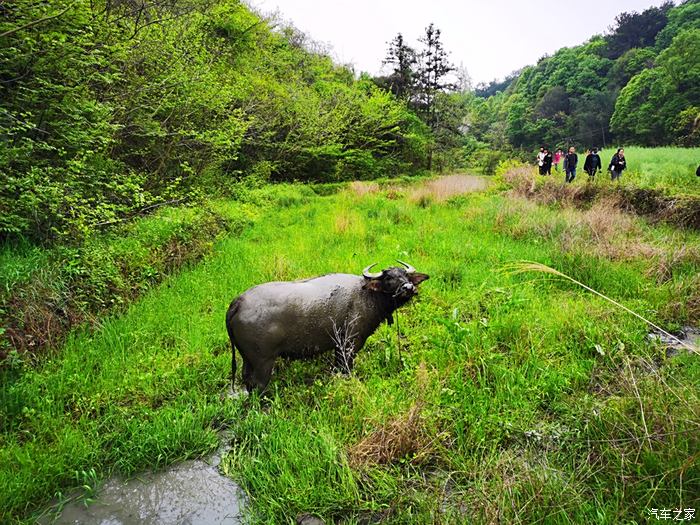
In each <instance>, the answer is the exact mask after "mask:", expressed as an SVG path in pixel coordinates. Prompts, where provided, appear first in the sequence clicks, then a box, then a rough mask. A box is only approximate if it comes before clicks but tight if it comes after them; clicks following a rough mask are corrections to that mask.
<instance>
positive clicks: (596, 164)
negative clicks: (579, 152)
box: [583, 148, 603, 180]
mask: <svg viewBox="0 0 700 525" xmlns="http://www.w3.org/2000/svg"><path fill="white" fill-rule="evenodd" d="M602 167H603V164H602V163H601V162H600V155H598V148H593V149H592V150H591V151H590V152H589V153H588V155H586V162H584V163H583V171H585V172H586V173H588V180H594V179H595V174H596V173H597V172H599V171H600V170H601V168H602Z"/></svg>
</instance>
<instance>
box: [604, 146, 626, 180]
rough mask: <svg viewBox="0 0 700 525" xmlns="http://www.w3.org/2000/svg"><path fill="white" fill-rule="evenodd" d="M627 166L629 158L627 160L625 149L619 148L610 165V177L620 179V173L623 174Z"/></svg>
mask: <svg viewBox="0 0 700 525" xmlns="http://www.w3.org/2000/svg"><path fill="white" fill-rule="evenodd" d="M626 167H627V160H625V150H624V149H622V148H619V149H618V150H617V153H615V155H613V158H612V159H611V160H610V166H608V169H609V170H610V178H611V179H612V180H618V179H619V178H620V175H622V172H623V171H625V168H626Z"/></svg>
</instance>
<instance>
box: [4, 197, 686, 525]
mask: <svg viewBox="0 0 700 525" xmlns="http://www.w3.org/2000/svg"><path fill="white" fill-rule="evenodd" d="M517 202H518V201H517V199H515V200H514V199H513V198H511V197H507V196H503V195H498V194H470V195H465V196H456V197H452V198H450V199H448V200H446V201H445V202H444V203H437V202H430V203H427V204H428V205H426V203H422V202H421V201H420V200H413V199H411V198H410V191H408V190H406V191H399V190H397V189H396V188H391V187H390V188H384V189H382V188H373V189H372V191H370V192H365V191H359V192H358V191H352V190H349V191H345V192H341V193H338V194H335V195H331V196H327V197H322V198H320V197H313V196H311V195H309V194H307V193H304V192H303V191H301V190H300V191H299V192H295V191H294V190H291V189H290V190H289V194H288V195H287V198H286V199H284V201H283V202H282V201H280V202H279V203H278V206H277V209H275V210H274V211H270V212H269V213H268V214H266V215H265V216H263V217H260V218H259V220H258V221H257V222H256V223H255V224H254V225H253V226H251V227H249V228H247V229H245V230H244V231H243V232H242V233H241V235H240V236H238V237H235V238H233V237H229V238H225V239H222V240H220V241H218V242H217V243H216V245H215V246H214V249H213V252H212V253H211V255H210V256H208V257H207V258H206V260H205V261H204V262H202V263H201V264H199V265H197V266H196V267H193V268H190V269H187V270H185V271H183V272H182V273H180V274H179V275H177V276H174V277H171V278H169V279H167V280H166V281H165V282H164V283H163V284H162V285H161V286H159V287H157V288H156V289H154V290H153V291H152V292H150V293H149V294H147V295H146V296H144V297H143V298H142V299H141V300H139V301H138V302H136V303H134V304H133V305H132V306H131V307H130V308H129V309H128V311H127V312H126V313H125V314H123V315H120V316H117V317H112V318H108V319H104V320H103V321H102V322H101V329H100V330H99V331H97V332H94V333H89V332H87V331H86V332H79V333H75V334H74V335H73V336H72V337H70V338H69V340H68V342H67V343H66V345H65V346H64V347H63V348H62V349H61V350H60V352H58V353H56V354H55V355H53V356H51V357H50V358H47V359H46V360H45V362H43V363H42V364H41V366H38V367H35V368H29V367H26V366H25V365H24V364H22V363H18V364H17V365H16V366H15V367H14V368H11V369H8V370H6V371H5V372H3V375H2V378H0V411H2V413H1V414H0V509H2V510H1V511H0V512H1V514H0V521H3V522H5V521H9V522H12V521H14V520H20V519H27V518H28V517H29V516H31V514H32V512H34V511H36V510H38V509H40V508H41V507H42V506H43V505H45V504H46V503H47V501H48V499H49V498H51V497H52V496H54V495H56V494H58V493H60V494H66V493H67V491H68V490H70V489H71V488H72V487H76V486H80V485H81V484H83V483H82V481H81V480H80V473H81V472H88V471H89V470H90V469H91V468H92V469H94V471H95V473H96V474H95V475H96V477H98V478H99V477H104V476H106V475H108V474H109V473H110V472H112V471H114V470H118V471H122V472H124V473H127V474H132V473H135V472H137V471H139V470H141V469H145V468H158V467H162V466H164V465H167V464H168V463H171V462H174V461H178V460H180V459H183V458H187V457H192V456H197V455H201V454H204V453H206V452H207V451H210V450H213V449H214V447H215V446H216V442H217V430H218V429H221V428H223V427H226V428H228V429H230V431H231V432H232V435H233V436H234V437H233V443H232V445H233V449H232V452H231V454H230V455H229V456H227V457H226V458H225V459H224V461H223V464H222V470H223V471H224V472H225V473H226V474H227V475H229V476H231V477H233V478H234V479H235V480H237V481H238V482H239V483H240V484H241V485H242V486H243V487H244V489H245V490H246V491H247V493H248V495H249V497H250V506H249V507H248V508H249V512H250V514H249V516H248V518H249V519H250V521H251V522H253V523H289V522H293V521H294V520H295V519H296V517H297V516H298V515H300V514H302V513H313V514H317V515H319V516H321V517H323V518H324V519H325V520H326V521H327V522H329V523H330V522H335V523H360V522H362V523H366V522H371V521H377V520H385V521H387V522H391V523H496V522H503V523H516V522H529V523H533V522H544V523H609V524H613V523H620V522H638V523H639V522H643V521H645V520H646V519H648V516H649V515H648V512H647V509H650V508H652V507H655V508H677V507H678V506H683V507H693V506H694V505H695V507H696V508H697V504H698V494H700V466H699V465H698V462H697V454H696V453H697V450H698V449H699V446H700V432H698V426H700V399H699V396H698V391H697V386H696V385H697V384H698V380H699V379H700V365H699V363H698V361H697V358H696V356H694V355H689V354H681V355H679V356H677V357H673V358H669V357H667V356H666V354H665V352H664V350H663V349H662V348H659V347H658V346H657V343H655V342H654V341H652V340H650V339H649V338H648V336H647V326H646V323H645V322H643V321H641V320H639V319H637V318H635V317H633V316H629V315H627V314H626V313H624V312H621V311H619V310H618V309H617V308H616V307H615V306H613V305H611V304H610V303H608V302H607V301H605V300H603V299H602V298H599V297H596V296H594V295H592V294H586V293H581V292H580V291H579V289H578V288H577V287H576V286H574V285H572V284H571V283H566V282H561V281H558V280H553V279H547V278H545V279H541V278H539V279H533V278H532V277H531V276H525V275H513V274H507V273H504V272H500V271H498V269H500V268H502V267H503V266H504V265H506V264H508V263H510V262H513V261H517V260H522V259H528V260H537V261H540V262H541V263H544V264H547V265H548V266H551V267H552V268H557V269H559V270H561V271H563V272H565V273H566V274H567V275H569V276H571V277H572V278H574V279H576V280H577V281H579V282H582V283H585V284H587V285H588V286H590V287H592V288H594V289H596V290H598V291H600V292H601V293H603V294H605V295H606V296H608V297H611V298H614V299H616V300H618V301H619V302H622V303H624V304H625V305H626V306H628V307H629V308H631V309H633V310H634V311H636V312H639V313H640V314H641V315H643V316H644V317H645V318H648V319H650V320H652V321H654V322H655V323H657V324H659V323H661V325H662V326H663V327H664V328H666V329H670V328H672V327H673V326H674V325H680V324H682V323H687V322H697V321H698V319H697V317H694V315H695V314H694V313H693V311H692V310H689V309H686V308H683V307H678V308H676V307H674V306H673V305H675V304H677V303H679V302H681V303H683V304H685V303H688V302H690V301H691V300H693V297H694V295H693V294H694V293H696V291H695V290H694V289H693V288H692V287H690V286H688V284H687V283H690V282H693V279H696V277H697V274H698V273H699V272H700V263H699V262H698V261H697V260H694V259H692V258H691V259H687V260H685V261H684V262H683V263H679V264H677V265H675V266H673V267H672V268H671V269H670V270H669V271H670V275H671V277H670V278H669V279H666V280H663V281H661V282H659V281H658V280H657V279H656V277H655V274H654V269H655V265H656V264H657V261H655V260H654V259H653V258H649V257H646V256H645V255H643V254H639V255H636V256H632V257H626V258H619V257H612V256H610V253H609V252H605V251H596V250H590V249H588V248H586V247H585V246H584V247H583V248H582V249H580V250H578V249H576V248H575V246H576V245H577V244H578V243H579V242H580V241H581V239H583V238H585V237H581V239H579V240H577V239H575V238H574V239H573V240H572V241H571V244H570V246H569V248H568V249H564V248H563V245H562V243H561V241H560V236H559V233H557V232H565V231H566V230H567V229H568V226H567V225H565V226H560V225H559V222H558V221H560V217H558V216H557V214H556V212H554V211H553V210H551V209H549V208H546V207H540V206H536V205H534V204H533V206H534V208H533V213H535V214H537V215H536V216H537V217H538V218H539V221H541V223H542V232H546V231H550V232H553V233H552V234H544V233H538V230H536V229H535V228H534V226H528V227H527V228H525V229H521V228H520V227H519V223H520V222H521V221H523V220H525V217H526V216H527V215H528V214H529V213H530V212H529V211H527V210H525V211H523V210H518V208H517ZM513 203H516V204H513ZM508 206H516V208H514V210H515V211H513V212H512V213H504V211H503V210H504V209H505V208H507V207H508ZM571 213H572V216H571V218H570V219H567V220H570V221H572V222H575V221H576V220H583V218H582V217H583V216H576V215H575V213H584V212H583V211H581V212H573V211H572V212H571ZM634 220H635V221H638V220H637V219H634ZM592 224H595V221H593V222H592ZM634 227H635V228H639V229H640V231H645V232H648V236H649V238H650V239H651V238H653V240H654V243H655V245H656V246H658V247H659V249H660V250H662V251H672V250H673V249H675V248H677V243H678V242H679V239H678V237H677V236H676V235H675V233H674V231H672V230H670V229H666V228H658V229H656V228H653V227H650V226H648V225H644V224H643V223H641V222H639V223H636V222H635V225H634ZM562 234H563V233H562ZM683 242H684V243H685V244H686V245H687V246H688V247H689V248H693V247H698V246H700V239H699V238H698V236H697V235H696V234H693V233H691V232H685V233H684V234H683ZM397 258H398V259H403V260H407V261H409V262H410V263H411V264H413V265H414V266H416V268H418V270H419V271H424V272H426V273H428V274H430V275H431V279H430V280H429V281H427V282H426V283H423V285H421V294H420V296H419V297H418V299H417V300H416V301H414V302H413V303H412V304H411V305H410V306H408V307H406V308H404V309H403V310H401V311H400V312H399V314H398V319H399V325H400V327H401V332H402V338H401V340H400V345H401V347H400V348H399V341H398V340H397V333H396V330H395V328H396V327H395V326H394V327H388V326H382V327H381V328H380V329H379V330H378V332H377V333H376V334H375V335H374V336H373V337H372V338H370V340H369V341H368V343H367V344H366V346H365V348H364V349H363V350H362V351H361V352H360V354H359V355H358V357H357V359H356V362H355V365H356V368H355V372H354V374H353V376H352V377H350V378H346V377H343V376H337V375H334V374H333V373H332V372H331V367H330V365H329V360H328V359H327V358H324V357H321V358H318V359H316V360H312V361H283V362H280V363H279V364H278V366H277V369H276V371H275V374H274V376H273V380H272V382H271V385H270V398H269V399H267V400H263V401H260V400H258V399H257V398H251V399H249V400H244V399H242V398H240V397H238V398H234V399H229V398H227V397H226V395H225V392H226V388H227V385H228V383H229V376H228V374H229V369H230V353H229V347H228V340H227V336H226V332H225V329H224V323H223V318H224V313H225V311H226V308H227V306H228V303H229V301H230V300H231V299H232V298H233V297H234V296H236V295H237V294H239V293H240V292H242V291H243V290H245V289H246V288H248V287H249V286H252V285H254V284H256V283H260V282H264V281H269V280H279V279H297V278H303V277H308V276H313V275H318V274H323V273H329V272H351V273H358V272H359V271H360V270H361V268H363V267H364V266H366V265H367V264H368V263H369V262H374V261H375V260H379V261H384V262H385V264H387V263H389V262H390V261H392V260H394V259H397ZM652 367H653V368H652ZM239 370H240V367H239ZM239 384H240V381H239Z"/></svg>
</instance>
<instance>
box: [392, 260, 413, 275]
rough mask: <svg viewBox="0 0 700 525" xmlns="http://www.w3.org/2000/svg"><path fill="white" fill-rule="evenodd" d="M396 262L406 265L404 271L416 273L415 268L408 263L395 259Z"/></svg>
mask: <svg viewBox="0 0 700 525" xmlns="http://www.w3.org/2000/svg"><path fill="white" fill-rule="evenodd" d="M396 262H397V263H400V264H403V265H404V266H405V267H406V273H416V269H415V268H414V267H413V266H411V265H410V264H408V263H405V262H403V261H400V260H398V259H396Z"/></svg>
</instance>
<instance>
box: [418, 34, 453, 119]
mask: <svg viewBox="0 0 700 525" xmlns="http://www.w3.org/2000/svg"><path fill="white" fill-rule="evenodd" d="M440 36H441V32H440V30H439V29H437V28H436V27H435V25H434V24H432V23H431V24H430V25H429V26H428V27H426V28H425V34H424V35H423V36H422V37H421V38H420V39H419V41H420V42H421V43H422V44H423V46H424V47H423V50H422V51H421V53H420V64H419V69H418V90H417V91H418V100H417V101H416V107H417V109H418V110H419V111H421V112H422V113H423V115H424V116H425V120H426V122H427V123H428V125H429V126H430V127H431V128H433V129H434V127H435V126H436V124H437V119H438V113H437V110H436V109H437V107H436V104H435V97H436V96H437V94H438V93H440V92H446V91H449V90H454V89H455V84H454V83H453V82H450V81H449V80H448V79H447V76H448V75H449V74H450V73H451V72H452V71H454V70H455V68H454V66H453V65H452V64H451V63H450V61H449V59H448V53H447V51H445V48H444V47H443V45H442V41H441V40H440Z"/></svg>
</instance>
